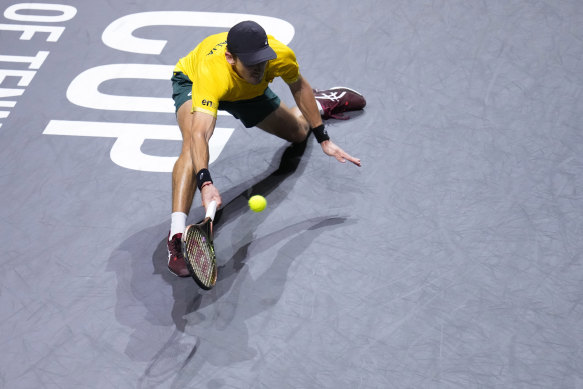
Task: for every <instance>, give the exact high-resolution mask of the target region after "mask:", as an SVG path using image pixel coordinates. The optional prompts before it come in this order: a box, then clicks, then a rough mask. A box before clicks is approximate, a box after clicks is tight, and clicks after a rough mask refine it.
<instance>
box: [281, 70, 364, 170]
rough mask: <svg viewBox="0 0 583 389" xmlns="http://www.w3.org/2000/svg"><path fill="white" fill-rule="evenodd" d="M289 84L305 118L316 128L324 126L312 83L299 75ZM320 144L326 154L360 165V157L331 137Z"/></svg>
mask: <svg viewBox="0 0 583 389" xmlns="http://www.w3.org/2000/svg"><path fill="white" fill-rule="evenodd" d="M288 86H289V89H290V91H291V93H292V96H293V97H294V100H295V102H296V104H297V106H298V108H299V109H300V112H301V113H302V115H304V118H306V120H307V122H308V125H309V126H310V128H312V129H314V128H317V127H319V126H322V125H323V123H322V117H321V116H320V111H319V110H318V105H317V104H316V98H315V97H314V91H313V90H312V86H311V85H310V83H309V82H308V81H307V80H306V79H305V78H303V77H302V76H301V75H299V77H298V79H297V80H296V81H295V82H293V83H291V84H288ZM320 146H321V147H322V151H324V153H325V154H326V155H329V156H331V157H334V158H336V159H337V160H338V161H340V162H343V163H344V162H346V161H347V160H348V161H350V162H352V163H353V164H355V165H356V166H360V159H359V158H355V157H353V156H351V155H350V154H348V153H346V152H345V151H344V150H342V149H341V148H340V147H338V146H337V145H336V144H335V143H333V142H332V141H331V140H330V139H328V140H324V141H322V142H320Z"/></svg>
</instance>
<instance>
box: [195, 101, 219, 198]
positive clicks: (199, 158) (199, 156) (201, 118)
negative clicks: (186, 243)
mask: <svg viewBox="0 0 583 389" xmlns="http://www.w3.org/2000/svg"><path fill="white" fill-rule="evenodd" d="M216 122H217V119H216V118H215V117H214V116H213V115H210V114H208V113H206V112H200V111H194V112H193V113H192V122H191V131H190V139H189V142H188V143H189V144H190V148H191V149H190V155H191V157H192V164H193V165H194V171H195V173H198V172H200V171H201V169H208V163H209V141H210V139H211V136H212V135H213V132H214V130H215V124H216ZM201 199H202V205H203V206H204V207H205V209H206V207H207V206H208V204H210V202H211V201H213V200H215V201H216V202H217V207H220V206H221V205H222V200H221V195H220V193H219V191H218V189H217V188H216V187H215V186H214V184H212V183H208V182H207V183H205V184H204V186H203V187H202V189H201Z"/></svg>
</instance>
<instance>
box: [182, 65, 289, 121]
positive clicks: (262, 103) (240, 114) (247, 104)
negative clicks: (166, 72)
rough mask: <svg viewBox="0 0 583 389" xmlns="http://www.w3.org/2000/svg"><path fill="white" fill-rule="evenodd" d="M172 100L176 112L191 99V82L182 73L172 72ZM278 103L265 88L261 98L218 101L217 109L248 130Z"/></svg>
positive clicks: (277, 105) (277, 98)
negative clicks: (235, 119) (236, 120)
mask: <svg viewBox="0 0 583 389" xmlns="http://www.w3.org/2000/svg"><path fill="white" fill-rule="evenodd" d="M172 99H173V100H174V107H175V109H176V111H178V108H180V106H181V105H182V104H184V103H186V102H187V101H188V100H191V99H192V81H190V78H188V76H187V75H186V74H184V73H182V72H174V74H173V75H172ZM280 103H281V100H280V99H279V97H277V95H276V94H275V93H273V91H272V90H271V89H269V88H267V89H265V91H264V92H263V94H262V95H261V96H257V97H254V98H252V99H249V100H239V101H219V109H220V110H222V111H227V112H229V113H230V114H231V115H233V116H234V117H236V118H237V119H239V120H241V122H242V123H243V125H244V126H245V127H247V128H249V127H253V126H256V125H257V124H258V123H260V122H261V121H262V120H263V119H265V118H266V117H267V116H268V115H269V114H270V113H272V112H273V111H275V110H276V109H277V108H278V107H279V104H280Z"/></svg>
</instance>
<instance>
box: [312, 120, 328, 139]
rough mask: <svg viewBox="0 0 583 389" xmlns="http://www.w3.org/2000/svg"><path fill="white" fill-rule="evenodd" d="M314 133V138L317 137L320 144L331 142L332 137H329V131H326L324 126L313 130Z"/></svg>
mask: <svg viewBox="0 0 583 389" xmlns="http://www.w3.org/2000/svg"><path fill="white" fill-rule="evenodd" d="M312 132H313V133H314V136H315V137H316V140H317V141H318V143H322V142H324V141H325V140H330V137H329V136H328V131H326V129H325V128H324V125H323V124H320V125H319V126H318V127H314V128H312Z"/></svg>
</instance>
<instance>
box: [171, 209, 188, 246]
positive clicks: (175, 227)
mask: <svg viewBox="0 0 583 389" xmlns="http://www.w3.org/2000/svg"><path fill="white" fill-rule="evenodd" d="M170 218H171V224H170V239H172V237H173V236H174V235H176V234H182V233H183V232H184V230H185V229H186V214H185V213H184V212H172V215H170Z"/></svg>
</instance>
